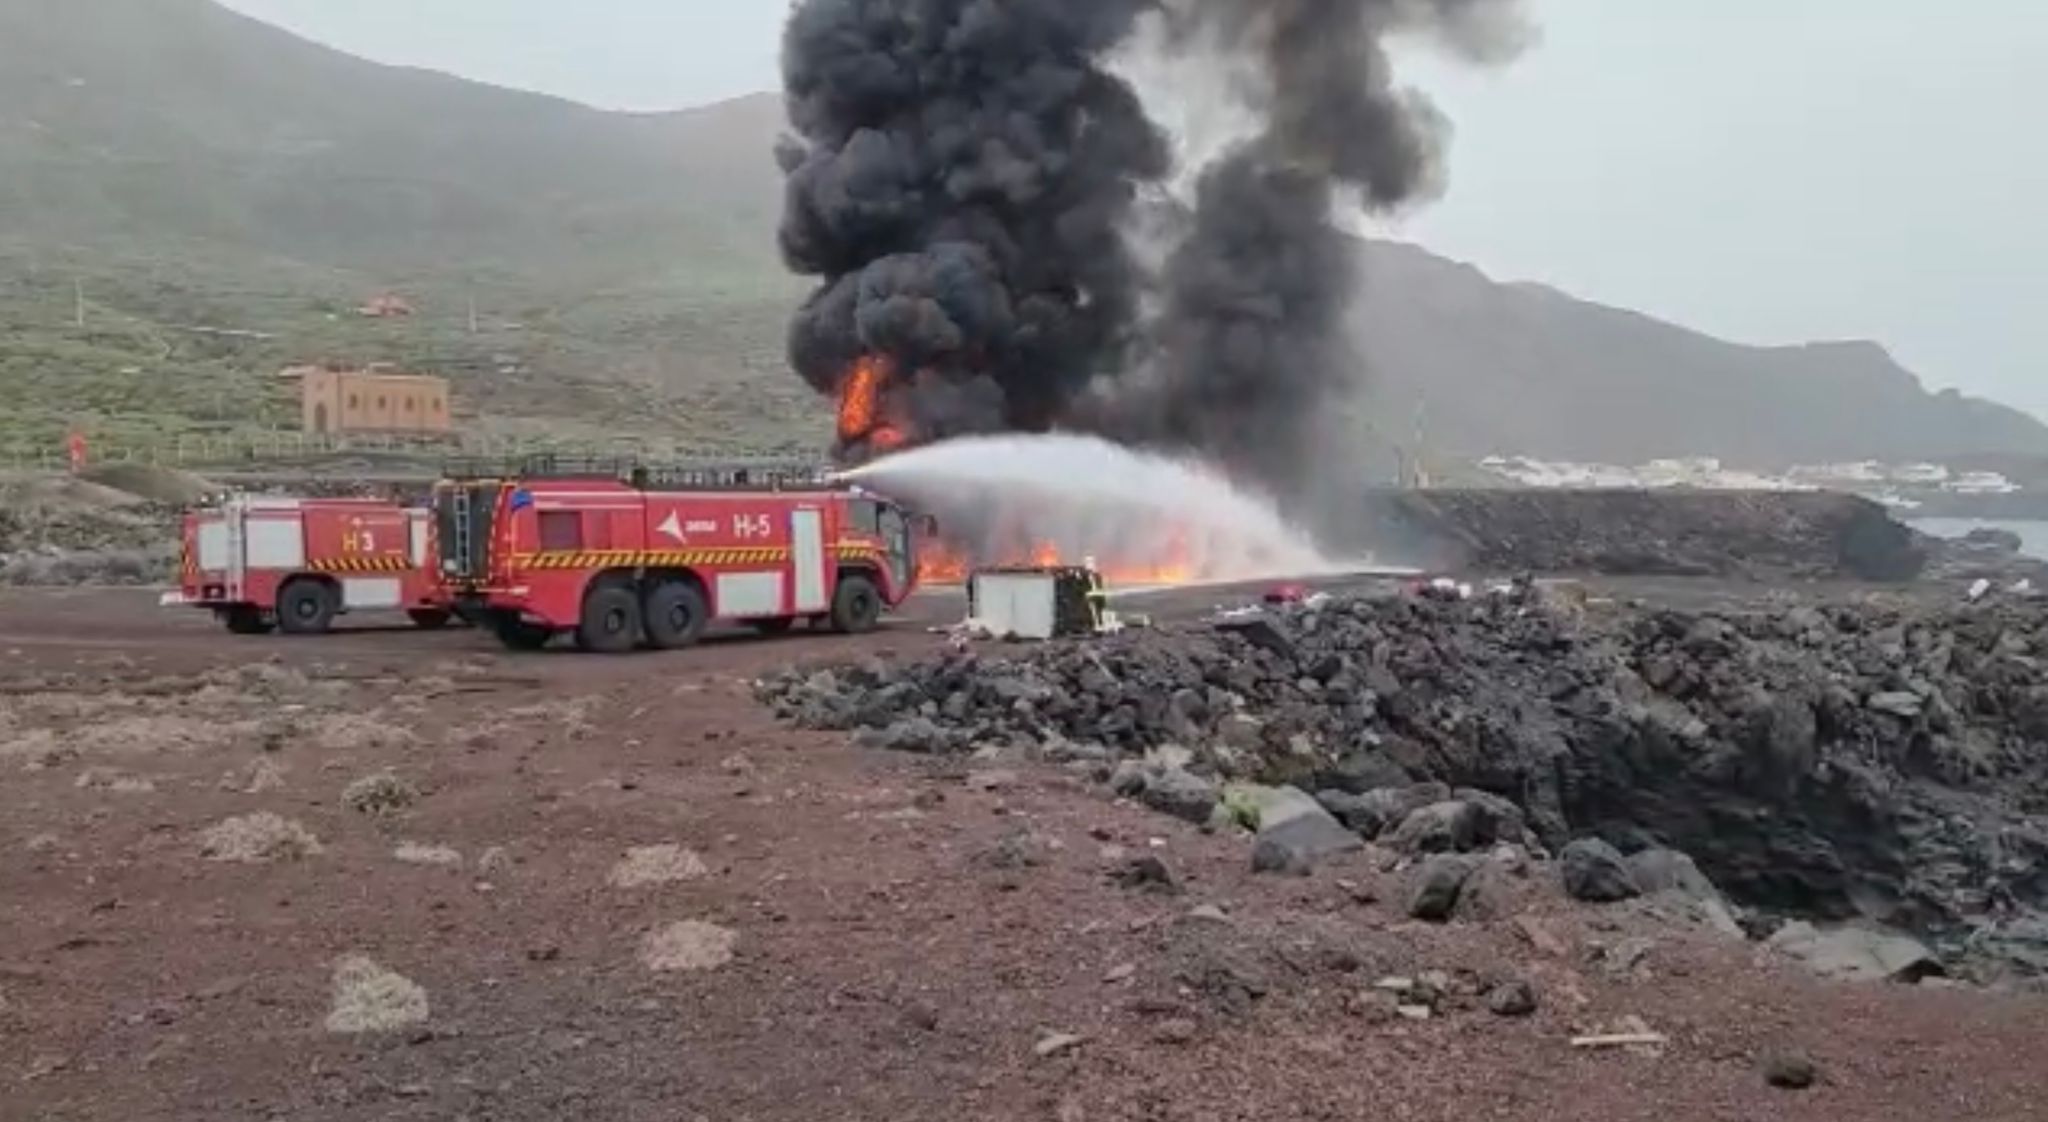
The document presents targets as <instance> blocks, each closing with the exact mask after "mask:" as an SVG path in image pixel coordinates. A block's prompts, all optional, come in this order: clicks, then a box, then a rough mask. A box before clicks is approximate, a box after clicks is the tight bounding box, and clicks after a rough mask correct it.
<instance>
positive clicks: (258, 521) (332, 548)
mask: <svg viewBox="0 0 2048 1122" xmlns="http://www.w3.org/2000/svg"><path fill="white" fill-rule="evenodd" d="M180 554H181V556H180V563H179V566H178V571H179V576H178V589H177V591H175V592H170V593H166V594H165V595H164V597H163V602H164V603H165V604H166V605H180V606H187V607H196V608H205V609H208V610H210V611H212V612H213V613H214V615H215V617H216V618H218V619H219V620H220V621H221V622H222V623H224V624H226V625H227V628H228V630H230V631H233V632H235V633H236V634H240V635H261V634H264V633H267V632H269V631H272V630H283V631H284V632H286V633H287V634H299V635H304V634H317V633H320V632H324V631H327V630H328V629H329V628H330V627H331V626H332V625H333V623H334V619H335V617H336V616H338V615H341V614H344V613H347V612H352V611H362V610H371V609H378V610H390V611H403V612H405V613H406V614H407V615H408V616H410V617H411V618H412V621H413V622H414V623H416V624H418V625H420V626H422V627H429V628H434V627H440V626H442V625H444V624H446V623H447V622H448V621H449V619H450V618H451V616H452V614H453V613H452V611H451V609H450V606H449V603H448V598H447V595H446V593H445V592H444V590H443V589H442V587H441V582H440V578H439V576H438V574H437V572H436V569H437V566H436V563H435V560H434V548H433V527H432V525H431V523H430V522H429V521H428V517H427V511H426V510H425V509H422V508H414V507H406V506H402V505H400V504H398V503H395V502H386V501H381V500H376V499H300V498H281V497H274V496H263V495H238V496H234V497H231V498H228V499H226V500H224V501H221V502H219V503H213V504H209V505H206V506H202V507H198V508H195V509H193V510H190V511H187V512H186V514H185V522H184V529H183V538H182V548H181V550H180Z"/></svg>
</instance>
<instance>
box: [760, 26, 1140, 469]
mask: <svg viewBox="0 0 2048 1122" xmlns="http://www.w3.org/2000/svg"><path fill="white" fill-rule="evenodd" d="M1143 6H1144V2H1143V0H1022V2H1020V0H805V2H804V3H802V4H800V5H799V6H798V7H797V8H796V10H795V11H794V12H793V13H792V14H791V16H790V20H789V24H788V27H787V29H786V32H785V35H784V40H783V77H784V85H785V92H786V95H787V98H788V103H789V114H790V123H791V125H792V127H793V128H794V130H795V132H796V134H797V135H796V136H795V137H793V138H790V139H789V140H788V141H786V142H785V143H784V144H783V146H782V148H781V150H780V152H779V156H780V158H781V160H782V165H783V168H784V170H785V171H786V172H787V175H788V179H787V198H786V200H785V210H784V216H783V223H782V231H781V244H782V252H783V256H784V258H785V259H786V260H787V261H788V263H789V265H790V267H791V268H792V269H794V270H796V271H797V272H798V273H802V274H809V275H815V276H818V277H820V278H821V284H820V286H819V288H818V290H817V292H816V293H815V294H814V295H813V296H812V297H811V298H810V300H809V301H808V302H806V303H805V304H804V306H803V308H802V310H801V311H800V312H799V313H798V314H797V316H796V319H795V321H794V322H793V323H792V325H791V327H790V338H789V352H790V358H791V361H792V363H793V364H794V365H795V366H796V369H797V371H798V372H799V373H800V374H802V375H803V376H804V378H805V379H806V380H807V381H809V382H810V384H811V385H812V386H814V387H816V388H817V389H818V390H819V391H820V392H821V393H826V394H836V393H837V392H838V391H839V388H840V384H841V380H842V379H843V378H844V377H845V376H846V372H847V370H848V368H849V367H850V366H851V365H852V363H853V362H854V361H855V360H856V359H858V358H860V357H862V356H863V355H881V356H884V357H886V358H887V359H888V360H889V364H890V367H891V377H890V380H889V382H888V388H887V389H886V390H885V392H884V394H883V398H884V400H883V403H882V413H883V414H884V415H885V416H886V418H887V419H888V421H889V422H890V423H891V424H892V425H894V426H896V427H898V428H902V429H907V430H908V431H909V432H911V433H913V434H914V437H915V439H917V440H920V441H929V440H934V439H939V438H943V437H946V436H954V435H959V434H962V433H968V432H993V431H1005V430H1024V431H1042V430H1044V429H1047V428H1050V427H1051V426H1053V425H1054V424H1056V423H1057V422H1058V421H1059V420H1060V419H1061V418H1062V416H1063V415H1064V413H1065V412H1066V407H1067V405H1068V403H1069V402H1070V401H1071V400H1072V398H1073V397H1074V396H1075V395H1076V394H1077V393H1078V392H1079V391H1080V390H1081V389H1082V388H1084V387H1085V386H1087V385H1088V384H1089V382H1090V381H1091V380H1092V379H1094V378H1095V377H1097V376H1098V375H1101V374H1105V373H1109V372H1112V371H1113V370H1114V368H1115V367H1116V366H1118V365H1119V364H1120V363H1121V362H1122V361H1123V360H1124V356H1125V354H1126V352H1127V350H1128V349H1129V346H1130V344H1131V342H1132V332H1133V330H1134V329H1135V326H1136V320H1137V302H1138V297H1139V292H1140V276H1139V273H1138V271H1137V270H1136V269H1135V268H1134V267H1133V265H1132V263H1131V260H1130V257H1129V255H1128V254H1127V253H1126V252H1125V251H1124V248H1123V246H1122V243H1121V241H1120V239H1119V236H1118V231H1119V230H1120V229H1121V228H1122V227H1123V225H1124V224H1125V221H1126V219H1127V217H1128V215H1129V212H1130V208H1131V205H1132V202H1133V199H1134V197H1135V193H1136V189H1137V186H1138V185H1139V184H1142V183H1146V182H1150V181H1154V180H1157V179H1158V178H1159V177H1160V176H1162V175H1163V174H1165V172H1166V171H1167V168H1168V156H1167V149H1166V144H1165V140H1164V138H1163V137H1162V136H1161V134H1160V133H1159V131H1158V130H1157V129H1156V128H1155V127H1154V126H1153V125H1152V123H1151V122H1150V121H1149V120H1148V119H1147V118H1146V115H1145V112H1144V110H1143V109H1142V107H1141V106H1140V105H1139V103H1138V99H1137V96H1136V95H1135V94H1134V93H1133V92H1132V90H1131V89H1130V87H1129V86H1128V85H1126V84H1125V83H1124V82H1123V81H1121V80H1120V79H1118V78H1116V77H1115V76H1113V75H1112V74H1110V73H1109V72H1108V71H1107V70H1106V69H1104V67H1103V65H1102V59H1103V57H1104V55H1105V54H1106V53H1107V52H1108V51H1109V50H1110V49H1111V48H1113V47H1115V46H1116V45H1117V44H1118V43H1119V42H1121V41H1122V40H1123V39H1124V38H1125V37H1126V36H1127V35H1128V34H1129V32H1130V29H1131V27H1132V25H1133V23H1134V22H1135V20H1136V18H1137V15H1138V12H1139V11H1140V9H1141V8H1142V7H1143ZM864 435H865V434H842V436H843V437H851V438H853V440H852V443H853V444H854V445H855V446H853V447H848V448H842V453H843V454H847V455H850V456H852V457H855V458H857V457H858V456H859V455H861V453H862V451H863V449H861V448H860V447H858V444H859V437H861V436H864Z"/></svg>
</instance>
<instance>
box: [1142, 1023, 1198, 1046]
mask: <svg viewBox="0 0 2048 1122" xmlns="http://www.w3.org/2000/svg"><path fill="white" fill-rule="evenodd" d="M1199 1032H1201V1026H1199V1025H1197V1024H1196V1023H1195V1022H1194V1021H1192V1020H1190V1019H1188V1018H1186V1017H1169V1018H1167V1019H1166V1020H1164V1021H1161V1022H1159V1024H1158V1026H1157V1027H1156V1028H1154V1029H1153V1030H1152V1039H1154V1040H1156V1041H1158V1042H1159V1043H1161V1044H1186V1043H1189V1042H1190V1041H1192V1040H1194V1039H1195V1036H1196V1034H1197V1033H1199Z"/></svg>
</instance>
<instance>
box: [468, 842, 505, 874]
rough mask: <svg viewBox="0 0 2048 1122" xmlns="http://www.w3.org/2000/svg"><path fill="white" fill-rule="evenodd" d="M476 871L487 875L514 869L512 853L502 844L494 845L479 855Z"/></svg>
mask: <svg viewBox="0 0 2048 1122" xmlns="http://www.w3.org/2000/svg"><path fill="white" fill-rule="evenodd" d="M476 871H477V872H479V873H482V874H484V875H485V876H496V875H498V874H499V873H507V872H510V871H512V855H511V854H510V853H508V852H506V850H505V847H504V846H502V845H494V846H491V847H490V848H489V849H486V850H484V851H483V852H482V853H480V854H478V855H477V858H476Z"/></svg>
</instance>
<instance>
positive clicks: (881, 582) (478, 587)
mask: <svg viewBox="0 0 2048 1122" xmlns="http://www.w3.org/2000/svg"><path fill="white" fill-rule="evenodd" d="M434 509H435V520H436V528H437V532H438V536H439V540H440V543H441V548H442V555H441V577H442V579H443V581H445V582H446V583H447V584H448V585H449V587H450V588H451V589H452V590H453V592H454V594H455V603H456V607H457V610H458V611H459V612H461V613H462V614H463V615H464V616H465V617H466V618H468V619H470V620H472V621H473V622H476V623H478V624H480V625H482V626H486V627H489V628H490V629H492V630H493V631H494V632H495V633H496V634H497V636H498V638H499V639H500V640H502V641H503V642H504V643H505V644H506V645H507V646H509V647H513V648H520V649H537V648H539V647H542V646H545V645H546V644H547V643H548V641H549V640H551V639H553V638H554V637H555V636H556V635H560V634H564V633H567V634H572V635H573V636H574V637H575V640H576V643H577V645H578V646H580V647H582V648H583V649H585V650H590V651H602V652H618V651H625V650H630V649H632V648H634V647H636V646H639V645H641V644H642V643H643V642H644V643H645V644H646V645H648V646H651V647H654V648H657V649H665V650H666V649H675V648H680V647H687V646H689V645H691V644H693V643H695V642H696V641H697V640H698V639H699V638H700V637H701V636H702V635H703V633H704V629H705V628H706V627H707V626H708V625H709V624H711V623H712V622H713V621H730V622H735V623H745V624H748V625H750V626H752V627H753V628H755V629H756V630H759V631H762V632H767V633H774V632H780V631H785V630H787V629H788V628H789V627H791V626H792V625H793V624H795V623H796V622H797V621H799V620H804V621H808V622H809V623H811V624H812V625H813V626H820V625H830V626H832V627H834V628H836V629H838V630H840V631H844V632H860V631H867V630H869V629H871V628H873V627H874V626H875V625H876V623H877V622H878V621H879V619H880V617H881V614H882V612H883V611H884V609H886V608H890V607H894V606H895V605H897V604H900V603H902V601H903V600H904V598H905V597H907V596H909V595H910V591H911V587H912V585H913V583H914V582H915V579H916V572H917V566H916V563H915V559H914V558H913V557H912V553H911V551H912V544H911V530H912V524H913V522H916V521H919V520H918V519H915V518H913V516H912V515H910V514H909V513H908V512H906V511H904V510H903V509H902V508H901V507H899V506H897V505H896V504H895V503H892V502H890V501H889V500H887V499H884V498H882V497H880V496H877V495H873V494H870V493H867V492H865V491H861V490H859V489H857V488H853V487H848V486H838V485H834V484H832V483H830V482H829V481H827V480H826V479H825V477H824V476H823V475H821V473H819V472H818V471H817V470H816V469H815V468H778V467H772V466H760V465H750V466H727V467H718V466H677V467H666V468H660V467H651V466H647V465H642V464H635V463H587V462H585V463H573V464H572V463H569V462H565V461H562V460H558V459H553V458H541V459H538V460H534V461H529V462H527V463H526V464H524V465H521V466H520V467H519V468H518V469H515V470H512V471H495V472H493V471H476V470H473V469H472V470H469V471H455V472H451V473H450V478H448V479H446V480H444V481H443V482H442V483H441V484H440V485H439V486H438V487H437V489H436V493H435V500H434Z"/></svg>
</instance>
